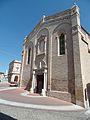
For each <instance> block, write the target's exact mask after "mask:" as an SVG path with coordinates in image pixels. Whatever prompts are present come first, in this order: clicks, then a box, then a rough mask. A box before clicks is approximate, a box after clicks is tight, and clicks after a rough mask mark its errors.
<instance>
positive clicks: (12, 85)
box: [10, 82, 18, 87]
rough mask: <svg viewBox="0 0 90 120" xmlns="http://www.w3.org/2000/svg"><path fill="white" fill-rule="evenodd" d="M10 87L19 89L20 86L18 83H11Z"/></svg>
mask: <svg viewBox="0 0 90 120" xmlns="http://www.w3.org/2000/svg"><path fill="white" fill-rule="evenodd" d="M10 86H11V87H17V86H18V83H17V82H10Z"/></svg>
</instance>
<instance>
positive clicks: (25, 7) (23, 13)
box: [0, 0, 90, 72]
mask: <svg viewBox="0 0 90 120" xmlns="http://www.w3.org/2000/svg"><path fill="white" fill-rule="evenodd" d="M73 2H74V0H0V72H5V71H6V69H8V65H9V63H10V62H11V61H12V60H14V59H17V60H21V51H22V44H23V40H24V37H25V36H26V35H28V34H29V33H30V32H31V31H32V29H33V28H34V27H35V25H36V24H37V23H38V22H39V21H40V19H41V18H42V16H43V15H46V16H48V15H52V14H54V13H57V12H61V11H63V10H66V9H69V8H71V7H72V5H73ZM77 5H78V6H79V7H80V14H81V25H82V26H84V28H85V29H86V30H87V31H88V32H89V33H90V0H79V1H78V2H77Z"/></svg>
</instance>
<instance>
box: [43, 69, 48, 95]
mask: <svg viewBox="0 0 90 120" xmlns="http://www.w3.org/2000/svg"><path fill="white" fill-rule="evenodd" d="M46 91H47V70H46V69H45V70H44V85H43V89H42V95H43V96H46Z"/></svg>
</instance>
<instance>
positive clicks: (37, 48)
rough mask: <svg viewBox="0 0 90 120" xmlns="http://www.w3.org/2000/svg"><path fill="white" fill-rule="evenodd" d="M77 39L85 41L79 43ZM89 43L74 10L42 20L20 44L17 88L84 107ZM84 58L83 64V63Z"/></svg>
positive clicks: (89, 54) (89, 37)
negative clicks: (61, 47)
mask: <svg viewBox="0 0 90 120" xmlns="http://www.w3.org/2000/svg"><path fill="white" fill-rule="evenodd" d="M62 33H63V35H64V40H65V41H64V42H65V54H62V55H60V54H59V49H60V44H59V42H60V41H59V37H60V35H61V34H62ZM81 36H84V38H85V39H84V40H82V37H81ZM89 40H90V35H89V33H87V31H85V30H84V28H82V27H81V25H80V13H79V8H78V6H73V7H72V8H71V9H68V10H66V11H63V12H61V13H57V14H55V15H52V16H48V17H45V16H44V17H43V18H42V20H41V21H40V22H39V24H38V25H37V26H36V27H35V28H34V30H33V31H32V32H31V33H30V34H29V35H28V36H27V37H26V38H25V40H24V44H23V50H22V51H23V52H22V69H21V86H24V87H26V86H28V87H26V88H28V90H30V91H31V92H37V91H39V92H41V93H40V94H41V95H48V96H53V97H57V98H59V99H63V100H66V101H70V102H72V103H74V104H77V105H80V106H84V107H88V106H89V104H90V103H89V99H88V95H89V92H87V91H86V93H85V89H87V84H88V83H89V81H90V80H89V78H90V75H89V74H88V71H90V65H89V64H90V53H89V47H90V45H89V44H90V43H89ZM29 50H30V57H28V54H29ZM85 58H86V60H87V63H85V62H84V60H85ZM28 59H30V63H29V64H28V62H27V61H28ZM86 64H88V65H87V68H86V67H85V66H86ZM84 69H85V70H84ZM87 94H88V95H87ZM85 95H86V96H85ZM85 97H87V100H86V99H85Z"/></svg>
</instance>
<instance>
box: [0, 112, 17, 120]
mask: <svg viewBox="0 0 90 120" xmlns="http://www.w3.org/2000/svg"><path fill="white" fill-rule="evenodd" d="M0 120H17V119H15V118H12V117H10V116H8V115H6V114H4V113H1V112H0Z"/></svg>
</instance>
